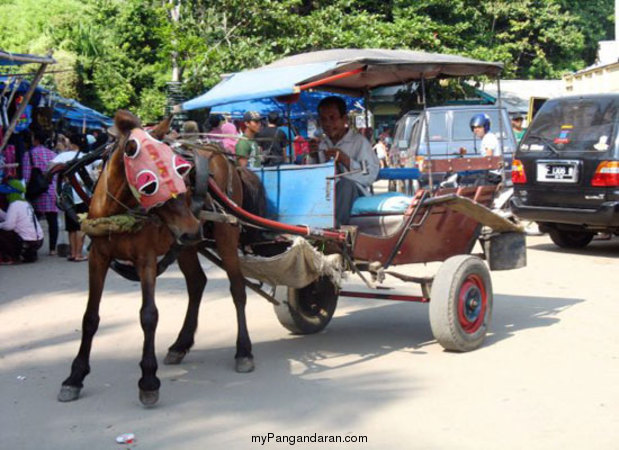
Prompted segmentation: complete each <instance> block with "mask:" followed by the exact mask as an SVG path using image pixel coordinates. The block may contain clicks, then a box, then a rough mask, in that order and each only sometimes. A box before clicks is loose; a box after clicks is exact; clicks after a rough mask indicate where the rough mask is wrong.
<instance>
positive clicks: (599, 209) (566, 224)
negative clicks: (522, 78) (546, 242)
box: [511, 94, 619, 248]
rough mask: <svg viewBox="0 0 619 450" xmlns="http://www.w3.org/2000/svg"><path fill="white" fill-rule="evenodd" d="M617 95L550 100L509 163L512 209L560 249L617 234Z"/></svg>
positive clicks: (580, 245) (618, 186)
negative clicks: (596, 237) (512, 186)
mask: <svg viewBox="0 0 619 450" xmlns="http://www.w3.org/2000/svg"><path fill="white" fill-rule="evenodd" d="M618 129H619V94H602V95H587V96H571V97H562V98H556V99H551V100H548V101H547V102H546V103H545V104H544V105H543V106H542V108H541V109H540V111H539V112H538V114H537V116H536V117H535V119H534V120H533V122H532V123H531V125H530V126H529V129H528V130H527V133H526V134H525V135H524V137H523V139H522V142H521V144H520V147H519V148H518V150H517V152H516V155H515V159H514V162H513V171H512V180H513V183H514V197H513V198H512V201H511V208H512V211H513V212H514V214H516V215H517V216H519V217H520V218H522V219H525V220H530V221H535V222H537V223H538V224H539V227H540V231H543V232H548V233H549V234H550V238H551V239H552V241H553V242H554V243H555V244H557V245H558V246H560V247H566V248H581V247H585V246H586V245H587V244H589V242H591V240H592V239H593V237H594V236H595V234H596V233H599V232H604V233H614V234H618V232H619V141H618V140H617V131H618Z"/></svg>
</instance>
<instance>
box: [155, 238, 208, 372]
mask: <svg viewBox="0 0 619 450" xmlns="http://www.w3.org/2000/svg"><path fill="white" fill-rule="evenodd" d="M178 266H179V267H180V269H181V272H183V275H184V276H185V283H186V284H187V293H188V294H189V303H188V304H187V313H186V314H185V321H184V322H183V327H182V328H181V331H180V333H179V334H178V337H177V338H176V341H175V342H174V344H172V345H171V346H170V348H169V349H168V354H167V355H166V357H165V359H164V360H163V363H164V364H180V362H181V361H182V360H183V358H184V357H185V355H186V354H187V353H188V352H189V349H190V348H191V347H192V346H193V342H194V335H195V333H196V329H197V328H198V313H199V310H200V302H201V300H202V294H203V292H204V287H205V286H206V275H205V274H204V271H203V270H202V266H201V265H200V260H199V259H198V252H197V250H196V249H195V247H188V248H184V249H183V251H182V252H181V253H180V254H179V255H178Z"/></svg>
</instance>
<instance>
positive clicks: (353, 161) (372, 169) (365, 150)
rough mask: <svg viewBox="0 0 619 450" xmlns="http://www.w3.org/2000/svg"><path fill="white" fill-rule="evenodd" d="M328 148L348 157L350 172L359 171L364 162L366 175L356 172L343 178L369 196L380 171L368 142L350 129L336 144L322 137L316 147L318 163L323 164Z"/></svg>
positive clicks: (376, 157) (376, 158)
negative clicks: (366, 169) (335, 149)
mask: <svg viewBox="0 0 619 450" xmlns="http://www.w3.org/2000/svg"><path fill="white" fill-rule="evenodd" d="M330 148H337V149H338V150H340V151H342V152H344V153H346V155H348V157H349V158H350V171H351V172H353V171H356V170H360V169H361V161H365V162H366V164H367V168H368V173H367V174H363V173H361V172H357V173H352V174H350V175H345V176H344V177H345V178H348V179H350V180H353V181H354V182H355V183H356V184H357V186H359V188H360V189H361V190H362V191H363V193H364V194H365V195H369V194H370V191H369V188H370V186H372V183H374V181H376V178H377V177H378V171H379V169H380V162H379V161H378V156H376V153H375V152H374V150H372V146H371V145H370V142H369V141H368V140H367V139H366V138H365V137H363V136H362V135H361V134H359V133H357V132H356V131H354V130H352V129H349V130H348V131H347V132H346V134H345V135H344V137H343V138H342V139H340V140H339V141H338V142H336V143H333V142H331V139H329V138H328V137H327V136H324V137H323V138H322V140H321V141H320V144H319V146H318V150H319V151H320V153H319V154H318V159H319V162H321V163H322V162H325V160H326V158H325V154H324V150H327V149H330Z"/></svg>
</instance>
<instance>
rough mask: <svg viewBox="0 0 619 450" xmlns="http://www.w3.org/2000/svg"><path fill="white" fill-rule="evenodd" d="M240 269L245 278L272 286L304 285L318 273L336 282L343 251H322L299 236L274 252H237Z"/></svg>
mask: <svg viewBox="0 0 619 450" xmlns="http://www.w3.org/2000/svg"><path fill="white" fill-rule="evenodd" d="M239 258H240V259H241V270H242V272H243V275H245V276H246V277H247V278H253V279H256V280H260V281H262V282H264V283H268V284H270V285H272V286H289V287H292V288H296V289H301V288H304V287H305V286H307V285H309V284H310V283H312V282H313V281H316V280H317V279H318V278H320V277H321V276H327V277H329V278H330V279H331V281H333V283H334V284H335V285H336V286H339V285H340V282H341V280H342V255H339V254H333V255H324V254H322V253H320V252H319V251H318V250H316V249H315V248H314V247H312V246H311V244H310V243H309V242H308V241H306V240H305V239H304V238H302V237H295V238H294V240H293V242H292V245H291V246H290V247H289V248H288V250H286V251H285V252H283V253H280V254H279V255H276V256H271V257H264V256H256V255H249V254H244V255H243V254H241V255H239Z"/></svg>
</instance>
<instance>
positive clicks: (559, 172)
mask: <svg viewBox="0 0 619 450" xmlns="http://www.w3.org/2000/svg"><path fill="white" fill-rule="evenodd" d="M537 181H542V182H544V181H546V182H552V183H576V182H577V181H578V163H577V162H576V161H552V162H546V161H540V162H538V163H537Z"/></svg>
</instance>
